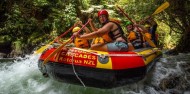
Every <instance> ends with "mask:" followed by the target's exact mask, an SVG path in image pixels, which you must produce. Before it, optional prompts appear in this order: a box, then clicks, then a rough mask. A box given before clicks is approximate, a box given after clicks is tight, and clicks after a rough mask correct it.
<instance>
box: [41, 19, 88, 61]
mask: <svg viewBox="0 0 190 94" xmlns="http://www.w3.org/2000/svg"><path fill="white" fill-rule="evenodd" d="M89 22H90V21H88V22H86V24H85V25H83V26H82V28H81V29H80V30H79V31H78V32H77V33H78V34H79V33H80V32H81V31H82V29H83V28H84V27H86V25H87V24H88V23H89ZM74 37H75V36H74V35H72V36H71V38H70V39H69V40H68V41H66V42H65V43H63V44H62V45H61V46H59V47H58V48H57V49H56V50H55V51H53V52H52V53H51V54H50V55H49V56H48V57H47V58H46V59H45V60H44V61H43V65H45V64H46V63H47V62H48V61H49V59H50V58H51V57H52V56H54V55H55V54H56V53H57V52H59V51H60V50H61V49H62V48H63V47H64V46H65V45H66V44H68V43H70V42H72V40H73V39H74Z"/></svg>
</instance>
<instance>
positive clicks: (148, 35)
mask: <svg viewBox="0 0 190 94" xmlns="http://www.w3.org/2000/svg"><path fill="white" fill-rule="evenodd" d="M144 35H145V36H146V37H147V38H148V39H150V40H151V39H152V35H151V34H150V33H148V32H147V33H145V34H144ZM143 40H144V41H146V40H145V39H144V37H143Z"/></svg>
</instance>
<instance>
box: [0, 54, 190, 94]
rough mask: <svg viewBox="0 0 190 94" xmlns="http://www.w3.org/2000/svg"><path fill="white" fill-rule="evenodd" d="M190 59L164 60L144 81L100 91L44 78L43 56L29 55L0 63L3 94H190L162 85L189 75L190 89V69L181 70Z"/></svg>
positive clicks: (181, 55) (179, 57) (185, 57)
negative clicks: (39, 63)
mask: <svg viewBox="0 0 190 94" xmlns="http://www.w3.org/2000/svg"><path fill="white" fill-rule="evenodd" d="M189 57H190V54H180V55H177V56H164V57H163V58H161V59H160V60H159V61H158V62H156V65H155V66H154V68H153V69H152V70H151V72H150V73H149V74H148V75H147V76H146V78H145V79H143V80H142V81H140V82H137V83H134V84H129V85H126V86H123V87H118V88H114V89H98V88H91V87H86V88H84V87H82V86H78V85H71V84H66V83H60V82H57V81H54V80H52V79H49V78H44V77H43V76H42V74H41V72H40V71H39V70H38V66H37V61H38V58H39V55H27V56H26V57H25V58H17V59H16V60H14V61H10V62H6V63H2V62H1V61H0V62H1V63H0V94H160V93H163V94H164V93H171V91H173V92H178V93H184V94H185V93H186V94H188V93H190V92H189V91H188V90H185V89H183V88H182V89H181V90H180V89H179V88H171V89H166V90H162V89H160V83H161V82H162V80H163V79H165V78H167V77H168V76H169V75H170V74H177V75H179V76H181V75H185V76H184V79H185V80H186V81H187V85H188V83H189V84H190V81H189V79H190V76H188V75H189V74H190V73H188V72H186V70H188V69H185V68H182V67H181V66H186V65H184V64H186V63H188V62H190V59H189ZM188 77H189V78H188Z"/></svg>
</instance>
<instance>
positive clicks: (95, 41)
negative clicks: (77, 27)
mask: <svg viewBox="0 0 190 94" xmlns="http://www.w3.org/2000/svg"><path fill="white" fill-rule="evenodd" d="M99 43H105V40H104V39H103V38H102V37H96V38H95V39H94V41H93V43H92V44H99Z"/></svg>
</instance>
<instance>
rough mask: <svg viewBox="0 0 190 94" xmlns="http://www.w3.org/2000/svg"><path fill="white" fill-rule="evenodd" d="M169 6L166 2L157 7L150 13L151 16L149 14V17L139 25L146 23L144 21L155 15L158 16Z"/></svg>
mask: <svg viewBox="0 0 190 94" xmlns="http://www.w3.org/2000/svg"><path fill="white" fill-rule="evenodd" d="M169 6H170V4H169V2H167V1H166V2H165V3H163V4H162V5H161V6H159V7H158V8H157V9H156V10H155V11H154V13H152V14H151V15H150V16H148V17H147V18H146V19H144V20H141V21H140V23H142V22H144V21H146V20H147V19H149V18H150V17H151V16H154V15H156V14H158V13H160V12H162V11H164V10H165V9H166V8H168V7H169Z"/></svg>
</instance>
